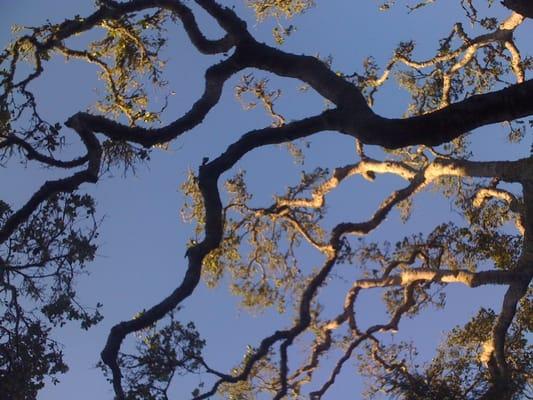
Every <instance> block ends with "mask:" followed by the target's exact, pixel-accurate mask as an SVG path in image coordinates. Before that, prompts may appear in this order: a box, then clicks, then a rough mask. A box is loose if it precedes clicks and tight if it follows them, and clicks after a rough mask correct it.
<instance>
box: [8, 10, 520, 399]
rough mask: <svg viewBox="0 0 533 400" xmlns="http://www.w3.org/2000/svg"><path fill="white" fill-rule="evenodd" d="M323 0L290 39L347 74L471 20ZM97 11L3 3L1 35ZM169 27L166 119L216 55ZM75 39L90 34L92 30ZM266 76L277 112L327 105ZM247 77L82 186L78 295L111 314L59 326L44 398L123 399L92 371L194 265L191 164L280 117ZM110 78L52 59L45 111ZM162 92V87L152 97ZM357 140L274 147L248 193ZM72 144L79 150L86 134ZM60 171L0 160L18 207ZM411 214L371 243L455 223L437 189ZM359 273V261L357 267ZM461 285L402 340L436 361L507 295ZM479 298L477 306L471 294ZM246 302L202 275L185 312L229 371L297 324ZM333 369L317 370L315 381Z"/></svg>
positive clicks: (264, 34)
mask: <svg viewBox="0 0 533 400" xmlns="http://www.w3.org/2000/svg"><path fill="white" fill-rule="evenodd" d="M230 3H231V4H235V6H236V10H237V11H238V13H239V15H241V16H244V17H246V18H247V19H248V21H249V27H250V30H251V32H252V34H253V35H254V36H255V37H256V38H260V39H261V40H263V41H265V42H267V43H269V44H273V40H272V37H271V33H270V30H271V28H272V25H271V23H270V22H265V23H257V22H255V21H254V20H253V16H252V14H251V12H250V10H248V9H246V8H244V7H243V5H242V2H238V1H235V2H230ZM317 3H318V4H317V6H316V7H315V8H313V9H311V10H309V11H308V12H307V13H306V14H305V15H303V16H300V17H298V18H297V19H295V20H294V21H291V22H290V23H294V24H295V25H296V26H297V30H296V32H295V33H294V34H293V35H292V36H291V37H289V38H288V40H287V42H286V43H285V44H284V45H283V47H282V48H283V49H284V50H286V51H291V52H294V53H297V54H308V55H320V56H321V57H327V56H330V55H331V56H332V57H333V69H335V70H340V71H343V72H348V73H349V72H352V71H353V70H355V69H357V68H359V67H360V65H361V62H362V60H363V59H364V58H365V57H366V56H369V55H372V56H374V57H375V58H376V60H377V61H378V63H379V64H380V65H383V64H384V63H385V62H386V61H387V60H388V58H389V57H390V56H391V54H392V51H393V49H394V47H395V46H396V45H397V44H398V42H399V41H400V40H409V39H415V40H416V43H417V50H416V51H415V55H416V58H417V59H424V58H427V57H430V56H431V55H432V51H434V49H435V46H436V44H437V41H438V39H439V38H440V37H443V36H444V35H446V34H447V33H448V32H449V30H450V29H451V26H452V25H453V23H454V22H455V21H456V20H457V16H458V15H461V10H460V7H459V5H458V4H455V3H458V2H448V1H441V2H437V3H436V4H435V5H433V6H431V7H426V8H425V9H423V10H420V11H419V12H418V13H415V14H410V15H408V14H407V13H406V10H405V8H404V6H403V4H399V5H398V6H397V7H395V8H393V9H392V10H391V11H390V12H388V13H383V12H379V11H378V7H377V2H375V1H373V0H365V1H357V2H354V1H348V0H328V1H327V2H326V1H320V0H319V1H318V2H317ZM452 3H454V4H452ZM92 9H93V2H92V1H85V0H83V1H82V0H78V1H67V0H47V1H46V2H45V1H37V2H36V1H34V0H18V1H12V0H0V43H1V44H2V45H5V44H6V43H8V42H9V40H10V26H12V25H13V24H20V25H30V26H35V25H39V24H41V23H43V22H45V21H46V20H47V19H49V20H50V21H52V22H59V21H61V20H62V19H63V18H66V17H69V16H73V15H75V14H80V15H82V16H83V15H86V14H88V13H90V12H91V10H92ZM461 18H462V17H461ZM199 21H200V24H201V26H202V28H205V29H206V32H208V33H210V34H212V35H216V34H217V33H219V32H220V31H219V30H218V29H217V28H216V27H215V26H214V23H213V22H212V21H210V20H209V18H207V17H206V16H205V15H203V14H201V13H200V18H199ZM519 34H523V33H520V32H519ZM169 36H170V37H171V40H169V42H170V43H169V45H168V47H167V49H166V50H165V53H164V54H165V57H166V58H167V59H168V66H167V75H166V77H167V79H168V80H169V89H171V90H173V91H174V92H175V93H176V94H175V95H174V96H172V98H171V99H170V103H169V107H168V109H167V111H166V113H165V114H164V115H163V118H162V121H163V123H165V122H169V121H171V120H173V119H174V118H175V117H176V116H177V115H179V114H180V113H182V112H183V111H184V110H187V108H188V107H189V106H190V104H191V102H192V101H194V99H195V98H196V97H197V96H198V95H199V93H200V91H201V90H202V86H203V79H202V76H203V71H204V70H205V68H206V67H208V66H209V65H211V64H212V63H214V62H216V61H218V58H217V57H207V56H200V55H198V53H197V52H196V51H195V50H194V48H193V47H192V46H191V45H190V44H189V43H188V41H187V39H186V38H185V36H184V33H183V31H182V29H181V28H180V27H179V26H178V27H172V29H169ZM76 40H80V43H81V42H82V41H83V40H84V39H83V38H80V39H76ZM258 76H266V77H268V78H270V80H271V81H270V83H271V85H272V87H279V88H281V89H282V90H283V96H282V98H281V99H280V101H279V104H278V105H277V107H278V109H279V110H280V111H282V112H283V113H284V115H285V116H286V117H287V118H288V119H289V120H291V119H297V118H300V117H304V116H310V115H314V114H316V113H318V112H320V111H321V110H322V109H323V108H324V102H323V100H322V99H320V98H319V97H318V96H316V95H314V94H312V93H307V92H306V93H302V92H301V91H300V90H299V87H300V83H299V82H295V81H291V80H289V79H279V78H276V77H273V76H270V75H264V74H263V75H262V74H258ZM239 79H240V76H236V77H234V78H233V79H232V80H231V81H230V82H228V83H227V84H226V86H225V92H224V95H223V97H222V99H221V101H220V103H219V105H217V106H216V107H215V109H214V110H213V111H212V112H211V113H210V114H209V116H208V117H207V118H206V120H205V122H204V123H203V124H202V125H201V126H199V127H197V128H195V129H193V130H192V131H191V132H188V133H186V134H185V135H183V136H181V137H179V138H178V139H177V140H175V141H174V142H173V143H172V145H171V147H170V148H169V149H168V150H166V151H163V150H157V151H154V152H153V154H152V159H151V160H150V162H149V163H148V164H146V165H144V166H143V165H141V166H139V168H138V169H137V172H136V174H135V175H134V174H127V175H126V176H123V175H122V174H121V173H120V171H116V172H114V173H113V174H112V175H111V174H105V175H103V176H102V177H101V179H100V181H99V182H98V184H97V185H95V186H88V185H85V186H83V187H82V192H83V191H87V192H88V193H90V194H92V195H93V196H94V197H95V199H96V201H97V209H98V215H99V216H100V217H102V218H103V221H102V224H101V229H100V233H101V235H100V237H99V250H98V256H97V258H96V260H95V261H94V262H93V263H91V264H90V265H89V268H88V270H89V271H90V275H88V276H82V277H81V278H80V280H79V284H78V288H79V297H80V299H81V300H82V302H83V303H84V304H94V303H96V302H97V301H98V302H102V303H103V304H104V308H103V313H104V317H105V318H104V320H103V321H102V322H101V323H100V324H99V325H98V326H96V327H94V328H91V329H90V330H89V331H87V332H86V331H82V330H80V329H79V327H78V326H76V325H75V324H73V325H67V326H65V327H63V328H61V329H59V330H57V332H56V336H57V338H58V339H59V341H60V342H62V343H63V344H64V352H65V357H66V361H67V363H68V364H69V366H70V371H69V372H68V373H67V374H66V375H64V376H62V377H60V380H61V382H60V383H59V384H57V385H48V386H47V387H46V388H45V389H44V390H42V391H41V392H40V394H39V399H40V400H57V399H67V398H76V399H78V400H86V399H87V400H88V399H94V398H98V399H111V398H112V392H111V390H112V388H111V386H110V385H109V384H108V383H107V382H106V381H105V379H104V378H103V377H102V375H101V373H100V371H99V370H98V369H96V368H95V367H94V365H95V364H96V362H97V361H98V357H99V353H100V351H101V349H102V348H103V344H104V342H105V339H106V336H107V334H108V332H109V329H110V328H111V327H112V326H113V325H114V324H115V323H117V322H119V321H121V320H124V319H128V318H130V317H132V316H133V315H135V314H136V313H137V312H139V311H140V310H142V309H144V308H148V307H150V306H151V305H153V304H155V303H156V302H158V301H160V300H161V299H162V298H163V297H165V296H166V295H167V294H168V293H170V292H171V291H172V290H173V289H174V288H175V287H176V286H177V285H178V284H179V283H180V281H181V278H182V276H183V273H184V270H185V267H186V263H185V259H184V253H185V244H186V243H187V240H188V239H189V238H190V237H191V235H192V227H191V226H190V225H187V224H184V223H183V222H182V221H181V219H180V214H179V211H180V208H181V206H182V204H183V201H184V197H183V195H182V193H181V192H180V190H179V186H180V184H181V183H182V182H183V181H184V179H185V176H186V173H187V171H188V170H190V169H192V170H196V168H197V167H198V165H200V163H201V160H202V158H203V157H205V156H208V157H210V158H211V159H213V158H215V157H216V156H217V155H218V154H220V153H221V152H222V151H224V149H225V147H226V146H227V145H229V144H230V143H232V142H233V141H234V140H236V139H237V138H238V137H240V135H242V134H243V133H245V132H246V131H247V130H249V129H253V128H257V127H263V126H267V125H268V124H269V123H270V121H269V119H268V118H267V117H266V116H265V115H264V113H263V112H262V111H261V110H253V111H247V112H245V111H243V110H242V107H241V105H240V104H239V103H238V101H236V100H235V98H234V94H233V86H234V85H235V84H236V83H237V82H238V81H239ZM100 85H101V84H100V83H99V82H98V80H97V78H96V75H95V70H94V68H93V67H91V66H86V65H82V64H81V63H78V62H69V63H65V62H64V61H63V60H62V59H61V58H59V57H56V58H53V59H52V60H51V61H49V62H48V63H47V65H46V66H45V72H44V74H43V76H42V77H41V79H39V80H38V81H37V82H36V83H35V84H34V85H33V87H32V88H33V89H34V91H35V93H36V94H37V96H38V101H39V103H40V107H41V108H40V110H41V112H42V113H43V114H44V115H47V116H48V117H49V118H50V119H51V120H57V121H60V122H61V121H65V120H66V119H67V118H68V117H69V116H70V115H72V114H74V113H75V112H77V111H80V110H86V109H89V108H90V106H91V104H93V103H94V101H95V100H96V99H97V98H98V96H99V91H100V89H101V87H100ZM154 96H161V94H160V93H155V94H154ZM407 101H408V98H407V96H406V94H405V93H402V92H400V91H398V90H397V88H396V87H395V85H394V84H393V83H390V84H388V85H387V86H386V87H385V88H384V89H383V90H382V92H380V94H379V95H378V97H377V104H376V110H377V112H378V113H380V114H382V115H385V116H388V117H393V116H401V114H402V113H403V111H404V110H405V107H406V104H407ZM488 129H495V130H497V129H499V127H493V128H488ZM485 132H486V130H485ZM490 137H491V138H493V139H492V141H487V140H484V141H483V142H482V143H481V141H479V143H477V142H476V151H478V152H479V153H478V154H481V156H480V157H481V158H482V159H491V158H497V157H499V153H500V152H501V148H502V147H501V146H503V143H504V139H503V138H504V135H503V134H496V135H491V136H490ZM473 140H474V141H475V140H476V136H474V137H473ZM353 146H354V145H353V140H351V139H348V138H346V137H343V136H342V135H332V134H331V133H323V134H319V135H315V136H314V137H313V138H312V141H311V145H310V148H309V150H308V155H307V157H306V162H305V165H304V166H300V165H297V164H295V163H294V161H293V160H292V159H291V157H290V156H289V155H288V152H287V151H286V150H285V149H284V148H282V147H277V146H276V147H270V148H266V149H260V150H257V151H254V152H253V153H252V154H249V155H247V156H245V157H244V158H243V160H241V162H239V163H238V165H237V167H236V168H235V169H234V170H233V172H235V171H238V170H246V171H247V176H248V178H249V179H248V183H249V188H250V190H251V191H252V192H253V193H254V194H255V197H254V201H257V203H258V204H268V203H269V202H270V201H271V199H272V194H273V193H275V192H276V191H277V192H278V193H279V192H282V191H283V190H284V188H285V187H286V186H287V185H289V184H294V183H296V182H297V180H298V177H299V174H300V172H301V170H302V169H304V168H305V169H306V170H312V169H313V168H314V167H315V166H317V165H323V166H328V167H330V168H334V167H335V166H340V165H344V164H347V163H350V162H354V161H355V159H356V155H355V152H354V150H353V149H354V147H353ZM72 148H73V150H72V151H75V149H76V144H75V142H73V147H72ZM509 151H510V152H511V153H510V154H513V155H516V157H518V156H519V154H520V151H521V149H520V148H516V147H514V148H511V149H510V150H509ZM369 152H370V153H371V154H380V153H379V150H378V149H369ZM508 154H509V153H508ZM506 158H507V156H506ZM511 158H513V157H512V156H511ZM55 174H57V173H56V172H54V171H50V170H47V169H42V168H39V167H36V166H35V165H30V166H29V167H28V168H23V167H22V166H21V165H20V164H18V163H17V162H16V161H15V162H11V163H10V164H9V165H8V166H7V167H6V168H0V180H1V182H2V188H4V189H3V190H2V193H1V196H2V198H3V199H4V200H6V201H8V202H9V203H10V204H12V206H13V207H14V208H16V206H17V205H18V204H21V203H22V202H24V200H25V199H27V198H28V197H29V196H30V195H31V193H33V191H34V190H35V189H36V188H37V187H39V186H40V185H41V184H42V182H43V181H44V180H45V179H49V178H50V177H51V176H57V175H55ZM279 177H283V179H279ZM378 181H379V184H368V183H365V182H364V181H362V180H360V179H359V178H356V179H355V180H354V181H353V182H351V183H350V184H347V185H345V186H343V187H342V188H340V190H339V191H338V192H335V193H333V194H332V195H331V197H330V198H328V204H329V207H330V209H331V210H332V212H331V218H332V221H339V220H343V219H349V220H352V221H355V220H363V219H365V218H367V217H368V216H369V215H370V214H369V213H371V212H372V210H374V209H375V208H376V206H377V205H378V204H379V202H380V201H381V200H382V199H383V197H384V196H385V195H387V194H388V193H390V191H391V190H393V189H394V188H397V187H399V185H401V182H400V181H399V180H398V179H396V178H393V177H392V178H391V177H381V178H379V180H378ZM5 188H7V189H5ZM414 210H415V211H414V214H413V217H412V219H411V221H410V222H409V223H408V224H406V225H403V224H402V223H401V222H400V221H399V218H398V214H397V213H396V212H394V213H393V214H392V215H391V217H390V218H388V220H387V221H386V222H385V223H384V224H383V226H382V227H380V228H379V229H378V230H376V231H375V232H374V233H373V234H372V236H371V240H390V241H393V242H394V241H397V240H400V239H402V238H403V236H405V235H406V234H409V233H413V232H419V231H422V232H428V231H429V230H431V229H432V228H433V227H434V226H435V225H436V224H438V223H441V222H446V221H448V220H449V219H450V218H452V219H453V218H457V216H456V215H450V205H449V203H448V202H447V201H445V200H443V199H442V198H441V197H439V195H438V194H436V193H432V192H428V193H422V194H420V195H418V196H417V198H416V200H415V209H414ZM317 266H318V264H317V261H316V260H315V259H314V256H313V255H312V254H309V255H306V256H304V259H303V260H302V268H309V269H311V268H313V267H317ZM350 273H352V272H350V270H348V275H349V274H350ZM352 276H354V275H353V274H352ZM349 284H350V282H349V281H346V280H345V281H342V280H339V281H338V282H334V283H332V284H331V285H330V286H329V287H328V288H326V289H324V290H323V291H322V292H321V294H320V296H321V299H323V300H324V301H325V303H326V304H329V305H331V306H333V305H336V304H337V305H338V304H339V301H342V299H341V298H339V297H338V293H339V291H340V290H342V289H343V288H344V289H345V288H346V287H347V285H349ZM450 293H452V294H453V296H449V297H448V299H449V300H448V304H447V307H446V309H445V311H438V312H430V313H425V314H422V315H421V316H419V317H417V318H416V319H413V320H405V321H404V322H402V325H401V332H402V333H401V334H402V335H406V336H403V337H410V338H412V339H414V340H416V341H417V342H418V343H419V345H420V348H421V350H422V352H421V353H422V355H423V356H424V357H426V358H427V359H430V358H431V357H432V354H433V353H432V349H434V348H435V346H436V345H437V344H438V343H439V342H440V341H441V340H442V338H443V332H444V331H446V330H449V329H450V328H452V327H453V326H454V325H456V324H460V323H464V322H466V321H467V320H468V318H469V316H471V315H472V314H473V313H474V312H475V311H476V310H477V309H478V308H479V306H480V305H483V304H484V305H489V306H490V305H493V306H494V305H497V304H498V303H499V301H500V299H501V290H499V289H497V288H490V289H489V290H487V289H476V290H475V291H471V290H466V289H464V288H460V287H453V288H451V289H450ZM473 293H475V297H476V298H475V301H471V300H472V295H473ZM330 296H331V299H330V298H329V297H330ZM237 305H238V300H237V299H235V298H233V297H232V296H230V295H229V291H228V288H227V284H226V285H225V284H224V283H223V284H222V285H220V287H218V288H217V289H214V290H209V289H207V288H206V287H205V286H204V285H203V284H201V285H200V286H199V287H198V288H197V290H196V292H195V293H194V295H193V296H192V297H190V298H189V299H187V301H186V302H185V303H184V307H183V309H182V310H181V311H180V312H179V319H180V320H182V321H188V320H194V321H195V323H196V325H197V327H198V329H199V332H200V334H201V336H202V337H203V338H205V339H206V340H207V347H206V353H205V356H206V359H207V361H208V362H209V363H210V365H211V366H213V367H214V368H216V369H219V370H226V371H227V370H229V369H230V368H231V367H232V366H233V365H235V364H236V363H238V362H239V361H240V360H241V358H242V355H243V354H244V351H245V349H246V346H247V345H252V346H254V345H257V343H259V341H260V339H261V338H262V337H264V336H267V335H269V334H271V333H272V332H273V331H275V330H277V329H281V328H283V327H286V326H287V325H288V324H290V323H291V320H292V317H291V315H281V316H280V315H278V314H277V313H276V312H274V311H265V312H264V313H262V314H259V315H249V314H248V313H247V312H246V311H243V310H239V309H238V307H237ZM360 307H361V309H362V310H364V311H365V312H364V313H362V315H361V318H362V320H361V324H362V325H363V326H368V325H367V324H371V323H373V322H377V318H379V317H380V316H382V312H383V306H382V305H381V304H379V294H369V295H365V296H363V298H362V300H361V303H360ZM497 307H498V306H497ZM404 332H405V333H404ZM325 376H326V375H324V374H322V375H321V374H319V375H318V378H319V379H318V381H319V382H321V381H322V380H323V378H325ZM320 378H322V379H320ZM202 379H205V380H207V382H209V381H210V380H209V378H208V377H206V376H193V377H187V378H183V379H182V378H178V379H177V380H176V383H175V385H176V386H175V388H174V389H173V390H174V391H175V392H176V393H180V394H186V393H189V392H190V391H192V390H193V389H194V387H195V385H197V384H198V382H199V381H200V380H202ZM361 389H362V381H361V379H360V378H359V377H358V376H357V375H356V374H355V369H354V368H353V367H352V366H348V367H347V368H345V370H344V371H343V374H342V375H341V379H340V381H339V383H338V384H337V385H336V386H334V388H333V389H332V390H331V391H330V392H329V395H328V396H326V398H327V399H335V398H347V397H348V396H349V395H353V393H357V392H359V391H360V390H361ZM176 398H185V397H184V396H181V395H180V396H178V397H176ZM355 398H358V397H357V396H355Z"/></svg>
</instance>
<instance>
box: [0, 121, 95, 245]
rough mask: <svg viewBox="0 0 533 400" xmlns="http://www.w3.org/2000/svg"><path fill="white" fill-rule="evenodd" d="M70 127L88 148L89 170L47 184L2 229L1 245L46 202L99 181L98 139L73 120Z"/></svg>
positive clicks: (0, 231) (0, 234)
mask: <svg viewBox="0 0 533 400" xmlns="http://www.w3.org/2000/svg"><path fill="white" fill-rule="evenodd" d="M68 126H69V127H71V128H73V129H74V130H75V131H76V133H77V134H78V135H79V136H80V138H81V140H82V141H83V144H84V145H85V147H86V148H87V154H88V163H87V168H86V169H85V170H83V171H80V172H76V173H75V174H73V175H71V176H69V177H67V178H63V179H57V180H54V181H47V182H45V183H44V184H43V185H42V186H41V187H40V188H39V190H37V191H36V192H35V193H34V194H33V195H32V196H31V198H30V199H29V200H28V201H27V202H26V204H24V205H23V206H22V207H21V208H20V209H19V210H18V211H16V212H14V213H13V214H12V215H11V216H10V217H9V218H8V219H7V220H6V222H5V223H4V226H2V228H1V229H0V244H1V243H4V242H5V241H6V240H7V239H9V237H10V236H11V235H12V234H13V232H14V231H15V230H16V229H17V228H18V226H19V225H20V224H21V223H22V222H24V221H25V220H26V219H27V218H28V217H29V216H30V215H31V214H32V213H33V212H34V211H35V210H36V209H37V207H39V205H40V204H42V203H43V202H44V201H46V200H47V199H49V198H50V197H51V196H53V195H55V194H57V193H62V192H63V193H64V192H72V191H74V190H76V189H77V188H78V187H79V186H80V185H81V184H82V183H86V182H93V183H95V182H96V181H97V180H98V172H99V169H100V161H101V156H102V149H101V147H100V143H99V142H98V139H97V138H96V137H95V136H94V134H93V133H92V132H91V131H90V130H88V129H86V128H85V127H84V126H83V125H80V124H78V123H77V121H76V120H71V122H70V124H69V125H68Z"/></svg>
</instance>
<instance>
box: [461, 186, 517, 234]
mask: <svg viewBox="0 0 533 400" xmlns="http://www.w3.org/2000/svg"><path fill="white" fill-rule="evenodd" d="M491 198H496V199H499V200H502V201H503V202H505V203H506V204H507V205H508V206H509V210H511V211H512V212H513V213H515V218H514V222H515V226H516V229H517V230H518V232H520V234H521V235H522V236H524V233H525V229H526V228H525V226H524V215H523V213H524V210H523V206H522V204H521V203H520V201H519V200H518V199H517V198H516V196H514V195H513V194H512V193H511V192H508V191H507V190H503V189H495V188H482V189H480V190H478V191H477V192H476V194H475V196H474V199H473V200H472V205H473V206H474V207H476V208H480V207H482V206H483V205H484V204H485V202H486V201H487V200H489V199H491Z"/></svg>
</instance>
